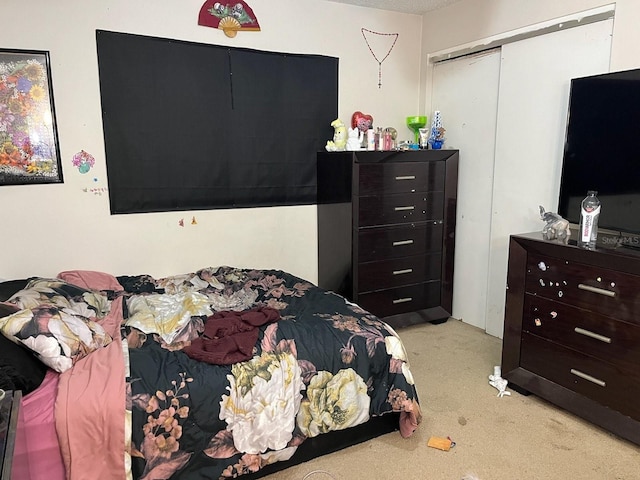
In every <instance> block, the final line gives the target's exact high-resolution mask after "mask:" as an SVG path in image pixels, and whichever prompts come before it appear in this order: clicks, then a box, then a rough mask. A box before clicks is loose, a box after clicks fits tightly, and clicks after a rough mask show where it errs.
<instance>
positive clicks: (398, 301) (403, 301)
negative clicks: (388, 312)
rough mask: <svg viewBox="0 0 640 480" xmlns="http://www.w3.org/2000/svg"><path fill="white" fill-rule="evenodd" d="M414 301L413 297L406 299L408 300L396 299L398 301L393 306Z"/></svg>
mask: <svg viewBox="0 0 640 480" xmlns="http://www.w3.org/2000/svg"><path fill="white" fill-rule="evenodd" d="M412 301H413V298H411V297H406V298H396V299H395V300H394V301H393V304H394V305H397V304H398V303H407V302H412Z"/></svg>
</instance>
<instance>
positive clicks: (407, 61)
mask: <svg viewBox="0 0 640 480" xmlns="http://www.w3.org/2000/svg"><path fill="white" fill-rule="evenodd" d="M203 3H204V0H180V1H175V0H153V1H151V0H145V1H143V0H135V1H132V0H57V1H55V0H53V1H52V0H2V2H1V3H0V15H1V16H2V18H3V22H2V23H3V26H2V28H1V29H0V46H2V47H4V48H16V49H34V50H48V51H50V56H51V64H52V65H51V68H52V76H53V85H54V97H55V107H56V113H57V123H58V133H59V139H60V149H61V156H62V163H63V172H64V184H57V185H28V186H2V187H0V218H2V225H3V226H2V231H1V233H0V235H1V237H0V238H1V239H2V240H1V241H0V248H1V249H2V260H1V261H0V278H5V279H7V278H17V277H24V276H30V275H42V276H51V275H56V274H57V273H58V272H60V271H61V270H66V269H76V268H78V269H89V270H102V271H108V272H110V273H114V274H117V275H121V274H137V273H148V274H151V275H155V276H162V275H170V274H177V273H183V272H188V271H192V270H194V269H198V268H201V267H205V266H215V265H234V266H239V267H256V268H263V267H264V268H278V269H283V270H287V271H290V272H292V273H294V274H296V275H299V276H302V277H305V278H308V279H310V280H312V281H315V280H316V279H317V256H316V238H317V235H316V209H315V206H313V205H310V206H301V207H279V208H260V209H239V210H211V211H195V212H171V213H154V214H136V215H116V216H112V215H110V213H109V200H108V195H107V194H106V193H103V194H102V195H97V194H93V193H91V192H90V191H87V190H88V189H91V188H104V187H107V178H106V165H105V158H104V144H103V137H102V119H101V110H100V96H99V86H98V65H97V58H96V51H95V50H96V49H95V30H96V29H104V30H113V31H118V32H127V33H135V34H143V35H151V36H158V37H166V38H175V39H179V40H188V41H194V42H202V43H211V44H218V45H230V46H234V47H247V48H255V49H259V50H267V51H277V52H292V53H308V54H320V55H329V56H335V57H339V59H340V62H339V68H340V78H339V82H340V83H339V116H340V118H342V119H343V121H345V123H346V122H348V121H350V119H351V114H352V113H353V112H354V111H356V110H360V111H362V112H365V113H370V114H372V115H373V117H374V122H375V124H376V125H379V126H395V127H396V128H397V129H398V131H399V132H400V134H401V136H402V137H404V138H408V136H409V130H408V129H406V127H404V117H405V116H407V115H415V114H417V113H419V112H418V106H419V88H420V78H419V77H420V66H419V58H420V48H421V46H420V39H421V29H422V19H421V17H419V16H415V15H406V14H393V13H390V12H383V11H381V10H373V9H368V8H360V7H352V6H347V5H343V4H338V3H333V2H325V1H318V0H249V1H248V4H249V5H250V6H251V7H252V9H253V11H254V13H255V14H256V16H257V18H258V21H259V22H260V25H261V28H262V30H261V32H258V33H255V32H240V33H238V35H237V37H235V38H233V39H229V38H227V37H226V36H225V35H224V34H223V33H222V32H221V31H218V30H214V29H212V28H207V27H201V26H198V25H197V18H198V12H199V10H200V7H201V6H202V4H203ZM362 27H364V28H367V29H369V30H373V31H377V32H381V33H395V32H397V33H399V34H400V35H399V38H398V41H397V44H396V46H395V47H394V49H393V51H392V52H391V54H390V55H389V57H388V58H387V59H386V60H385V61H384V63H383V86H382V88H380V89H379V88H378V64H377V63H376V61H375V60H374V59H373V57H372V56H371V53H370V52H369V50H368V48H367V45H366V43H365V42H364V39H363V38H362V35H361V32H360V29H361V28H362ZM384 53H385V52H383V55H382V56H384ZM171 121H176V119H170V118H167V122H171ZM255 127H259V126H258V125H256V126H255ZM283 130H284V131H285V132H286V125H284V126H283ZM80 150H85V151H87V152H89V153H91V154H92V155H93V156H94V157H95V158H96V165H95V167H94V168H93V170H92V171H90V172H89V173H87V174H85V175H83V174H80V173H79V172H78V170H77V169H76V168H74V167H73V165H72V164H71V161H72V157H73V155H74V154H75V153H77V152H79V151H80ZM193 216H195V218H196V221H197V225H191V219H192V217H193ZM181 219H184V227H180V226H179V224H178V223H179V221H180V220H181Z"/></svg>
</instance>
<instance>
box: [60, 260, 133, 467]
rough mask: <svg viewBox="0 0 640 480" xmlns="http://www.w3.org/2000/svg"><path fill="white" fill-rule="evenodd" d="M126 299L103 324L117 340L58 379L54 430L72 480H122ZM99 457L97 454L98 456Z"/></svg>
mask: <svg viewBox="0 0 640 480" xmlns="http://www.w3.org/2000/svg"><path fill="white" fill-rule="evenodd" d="M59 278H61V279H62V280H65V281H67V282H69V283H73V284H74V285H78V286H81V287H85V288H91V289H98V290H116V291H119V290H122V287H121V286H120V284H119V283H118V281H117V280H116V279H115V278H114V277H113V276H111V275H108V274H105V273H99V272H88V271H69V272H62V273H61V274H60V275H59ZM122 321H123V317H122V298H117V299H116V300H114V301H113V302H112V304H111V310H110V312H109V314H108V315H107V316H106V317H105V318H104V319H102V320H101V321H100V324H101V325H102V326H103V327H104V329H105V330H106V331H107V332H108V333H109V334H110V335H111V336H112V337H113V339H114V341H113V342H111V343H110V344H109V345H108V346H106V347H104V348H102V349H100V350H97V351H95V352H92V353H91V354H89V355H88V356H87V357H85V358H83V359H81V360H79V361H78V362H77V363H76V364H75V365H74V366H73V367H72V368H71V369H69V370H67V371H66V372H64V373H62V374H61V375H60V377H59V386H58V396H57V399H56V404H55V409H56V410H55V411H56V428H57V431H58V438H59V440H60V450H61V452H62V458H63V461H64V465H65V467H66V472H67V479H68V480H81V479H91V480H94V479H96V478H99V479H100V480H109V479H114V480H116V479H117V480H122V479H123V478H124V475H125V474H124V472H125V441H126V440H125V381H124V379H125V362H124V356H123V349H122V343H121V341H120V325H121V323H122ZM97 453H99V454H97Z"/></svg>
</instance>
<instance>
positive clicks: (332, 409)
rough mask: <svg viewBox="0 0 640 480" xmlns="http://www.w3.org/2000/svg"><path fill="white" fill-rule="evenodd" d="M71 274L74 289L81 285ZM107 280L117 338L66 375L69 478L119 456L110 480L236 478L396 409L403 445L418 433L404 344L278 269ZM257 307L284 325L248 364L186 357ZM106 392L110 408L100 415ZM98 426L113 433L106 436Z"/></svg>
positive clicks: (371, 319) (267, 327)
mask: <svg viewBox="0 0 640 480" xmlns="http://www.w3.org/2000/svg"><path fill="white" fill-rule="evenodd" d="M63 274H64V275H63V277H62V278H65V279H67V281H68V282H71V283H73V281H74V279H76V278H77V283H76V284H80V283H82V281H84V277H85V275H84V274H82V273H80V274H76V273H75V272H73V271H72V272H63ZM99 275H101V276H104V277H106V276H107V274H99ZM110 278H111V280H109V279H107V280H104V281H106V283H104V285H108V287H105V286H102V288H101V289H102V290H103V293H105V294H108V298H109V306H110V310H109V313H108V314H107V316H106V317H105V319H106V322H104V321H103V322H102V323H101V325H103V326H104V328H105V331H106V332H107V333H109V334H110V335H111V337H113V339H114V341H113V342H111V344H109V345H107V346H105V347H101V348H97V350H96V351H94V352H93V353H89V354H87V355H86V357H84V358H82V359H80V360H76V361H75V363H74V365H73V367H72V368H71V369H69V370H68V371H67V372H65V373H63V374H62V375H61V377H60V379H61V380H60V381H61V387H60V389H59V393H58V399H57V403H56V406H57V411H58V412H59V413H58V414H57V415H60V417H59V418H57V420H56V423H57V428H58V436H59V437H60V438H61V450H62V452H63V457H65V464H66V469H67V475H68V478H72V479H73V478H86V477H83V474H82V473H78V472H79V471H80V470H85V468H84V467H83V468H81V469H79V468H75V470H74V466H75V467H78V466H79V461H78V459H79V458H80V457H84V458H83V461H86V462H87V464H93V465H95V467H94V468H95V469H96V470H95V471H98V469H99V468H100V466H99V464H100V463H101V462H99V461H96V460H97V459H99V458H101V457H102V455H98V454H97V453H96V452H97V451H102V452H104V453H105V454H106V453H109V455H111V456H112V457H113V458H112V459H109V461H108V462H107V461H106V460H104V458H102V460H103V462H102V463H104V471H105V472H115V473H113V475H112V476H111V477H108V476H104V477H101V478H139V479H147V480H149V479H165V478H171V479H184V480H189V479H201V478H219V479H224V478H236V477H238V476H241V475H243V474H247V473H253V472H258V471H259V470H260V469H261V468H263V467H264V466H266V465H268V464H271V463H274V462H277V461H281V460H288V459H289V458H291V456H292V455H293V454H294V453H295V451H296V449H297V448H298V446H299V445H301V444H302V443H303V442H304V441H305V440H306V439H308V438H311V437H315V436H318V435H322V434H323V433H326V432H330V431H334V430H343V429H347V428H350V427H353V426H356V425H359V424H362V423H365V422H367V421H368V420H369V419H370V418H371V417H373V416H380V415H383V414H386V413H389V412H400V425H399V428H400V433H401V434H402V435H404V436H409V435H411V433H413V431H414V430H415V428H417V426H418V424H419V423H420V419H421V415H420V407H419V404H418V398H417V394H416V389H415V386H414V382H413V377H412V375H411V371H410V369H409V365H408V362H407V357H406V352H405V350H404V347H403V345H402V342H401V341H400V339H399V337H398V336H397V334H396V333H395V332H394V331H393V329H392V328H391V327H390V326H388V325H387V324H385V323H384V322H382V321H380V320H379V319H378V318H376V317H375V316H373V315H371V314H369V313H368V312H366V311H364V310H362V309H361V308H359V307H358V306H357V305H354V304H351V303H349V302H347V301H346V300H345V299H344V298H343V297H341V296H339V295H337V294H335V293H332V292H328V291H325V290H323V289H321V288H318V287H316V286H314V285H313V284H311V283H309V282H307V281H305V280H302V279H300V278H298V277H295V276H293V275H290V274H288V273H285V272H282V271H279V270H249V269H237V268H232V267H218V268H206V269H202V270H199V271H197V272H193V273H188V274H184V275H179V276H173V277H167V278H162V279H155V278H152V277H150V276H148V275H138V276H127V277H124V276H123V277H117V282H116V279H115V278H114V277H110ZM101 281H102V280H101ZM83 286H84V287H87V285H83ZM89 286H90V285H89ZM105 288H106V289H107V290H108V292H107V291H106V290H105ZM256 309H258V311H259V310H260V309H263V310H264V311H267V310H269V311H270V312H271V313H273V311H274V310H275V311H276V312H277V314H278V315H277V318H276V319H275V320H274V317H273V315H271V317H270V318H271V320H272V321H269V322H266V323H264V324H263V325H260V326H258V327H255V328H256V329H257V332H255V331H253V332H252V334H254V335H256V337H255V338H257V341H255V345H254V346H253V348H252V349H249V352H247V358H246V360H243V361H241V362H238V363H233V364H215V363H207V362H203V361H198V360H195V359H194V358H192V356H190V355H189V354H188V353H189V348H191V347H192V346H193V345H194V344H195V343H198V342H200V341H202V339H203V337H204V336H206V334H207V332H210V331H211V330H209V328H210V327H211V324H210V323H208V322H211V321H216V320H215V319H216V318H220V317H219V315H220V314H221V312H225V313H229V312H238V314H239V315H240V316H242V315H244V314H245V313H246V312H247V311H256ZM78 315H81V314H80V313H78ZM225 318H226V317H225ZM118 330H119V331H120V336H121V338H120V341H115V340H116V338H117V335H118ZM207 340H211V339H207ZM190 346H191V347H190ZM213 353H217V352H213ZM216 358H217V357H216ZM83 375H84V376H85V377H86V378H85V379H83V378H82V377H83ZM104 379H108V380H104ZM105 382H109V383H105ZM61 392H62V393H61ZM81 392H82V393H81ZM107 392H110V394H109V397H110V398H109V401H110V402H111V401H113V403H112V405H113V406H110V407H109V408H108V409H105V407H104V405H105V404H106V394H107ZM83 395H85V396H84V397H83ZM88 395H91V397H89V396H88ZM120 398H121V399H122V401H120V400H119V399H120ZM123 407H124V408H123ZM122 408H123V410H120V409H122ZM123 411H124V413H122V412H123ZM114 412H120V413H118V414H114ZM81 417H82V418H84V417H90V420H89V419H87V421H83V420H82V418H81ZM87 422H88V423H87ZM74 423H78V425H77V426H75V425H74ZM89 424H92V425H94V426H95V428H98V426H99V425H106V426H108V425H111V426H112V427H113V428H111V427H109V428H110V430H109V431H107V430H104V431H103V430H101V431H100V432H99V433H98V432H97V430H95V428H94V429H93V430H92V429H88V428H87V425H89ZM100 428H103V427H100ZM85 431H86V436H85V437H80V435H83V434H84V432H85ZM98 437H99V440H95V439H96V438H98ZM123 438H125V439H126V441H125V448H124V449H119V448H118V447H117V445H118V444H120V445H122V439H123ZM96 442H99V443H100V445H102V447H103V448H100V450H96V448H97V443H96ZM91 443H93V444H94V445H91ZM84 450H86V452H85V451H84ZM118 451H120V453H118ZM67 452H68V453H67ZM85 453H86V455H85ZM123 453H124V455H123ZM96 455H97V456H96ZM123 456H124V460H123ZM115 464H118V465H123V468H124V469H125V470H129V471H128V472H126V474H125V475H122V474H121V473H118V472H117V470H116V469H114V468H113V465H115ZM120 471H122V470H120ZM84 474H85V475H86V470H85V472H84ZM101 475H102V474H101ZM105 475H106V474H105ZM96 478H97V477H96Z"/></svg>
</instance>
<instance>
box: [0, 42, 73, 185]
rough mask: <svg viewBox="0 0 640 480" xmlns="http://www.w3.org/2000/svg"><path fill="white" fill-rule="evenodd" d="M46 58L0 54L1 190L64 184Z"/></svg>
mask: <svg viewBox="0 0 640 480" xmlns="http://www.w3.org/2000/svg"><path fill="white" fill-rule="evenodd" d="M55 118H56V117H55V110H54V104H53V88H52V85H51V68H50V65H49V52H47V51H33V50H7V49H0V185H24V184H37V183H62V181H63V180H62V165H61V161H60V148H59V145H58V134H57V129H56V120H55Z"/></svg>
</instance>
